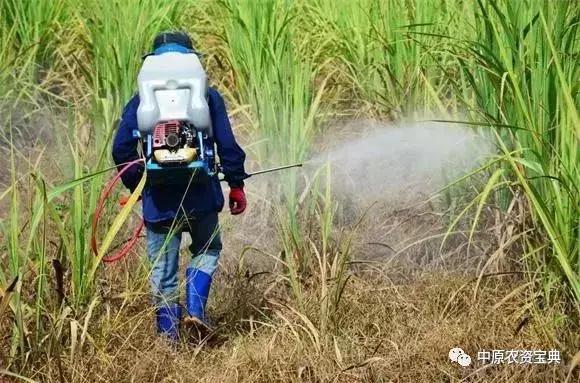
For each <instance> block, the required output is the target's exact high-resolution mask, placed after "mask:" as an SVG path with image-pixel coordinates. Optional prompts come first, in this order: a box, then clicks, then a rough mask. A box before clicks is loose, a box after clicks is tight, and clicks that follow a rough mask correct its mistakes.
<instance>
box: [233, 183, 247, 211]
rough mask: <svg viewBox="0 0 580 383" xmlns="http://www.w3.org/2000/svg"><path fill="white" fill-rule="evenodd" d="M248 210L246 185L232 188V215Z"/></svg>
mask: <svg viewBox="0 0 580 383" xmlns="http://www.w3.org/2000/svg"><path fill="white" fill-rule="evenodd" d="M244 210H246V193H244V187H243V186H240V187H235V188H231V189H230V212H231V213H232V215H238V214H242V213H243V212H244Z"/></svg>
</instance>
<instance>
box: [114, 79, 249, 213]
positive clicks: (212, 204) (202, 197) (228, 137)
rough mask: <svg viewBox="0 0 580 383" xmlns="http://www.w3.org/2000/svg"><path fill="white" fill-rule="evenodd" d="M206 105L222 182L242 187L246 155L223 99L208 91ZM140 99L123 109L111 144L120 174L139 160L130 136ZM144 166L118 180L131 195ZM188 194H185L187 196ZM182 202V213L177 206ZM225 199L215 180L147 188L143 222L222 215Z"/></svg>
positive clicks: (134, 167) (134, 168) (216, 93)
mask: <svg viewBox="0 0 580 383" xmlns="http://www.w3.org/2000/svg"><path fill="white" fill-rule="evenodd" d="M208 105H209V110H210V115H211V121H212V125H213V139H214V140H215V144H216V146H217V154H218V156H219V159H220V163H221V166H222V170H223V173H224V176H225V180H226V181H227V182H228V184H229V185H230V187H237V186H242V185H243V184H244V178H245V177H246V172H245V171H244V160H245V158H246V154H245V153H244V151H243V150H242V148H240V146H239V145H238V144H237V142H236V139H235V137H234V134H233V132H232V128H231V126H230V121H229V119H228V114H227V111H226V106H225V103H224V100H223V98H222V96H221V95H220V94H219V92H218V91H217V90H215V89H213V88H209V89H208ZM138 106H139V95H136V96H134V97H133V98H132V99H131V100H130V101H129V102H128V103H127V105H126V106H125V109H124V110H123V116H122V117H121V121H120V123H119V129H118V130H117V134H116V135H115V140H114V142H113V160H114V161H115V164H116V165H117V167H118V169H119V170H120V169H121V168H122V167H123V166H122V165H123V164H125V163H127V162H129V161H132V160H136V159H138V158H139V154H138V152H137V147H138V145H139V143H140V140H139V139H138V138H136V137H134V136H133V131H134V130H137V107H138ZM143 167H144V165H143V164H135V165H133V166H131V168H130V169H127V171H126V172H125V173H124V174H123V176H121V179H122V181H123V184H125V186H126V187H127V188H129V190H131V191H133V190H134V189H135V188H136V187H137V184H138V183H139V181H140V180H141V176H142V175H143ZM186 192H187V193H186ZM185 193H186V195H185V198H184V194H185ZM182 199H183V209H182V210H181V209H180V208H179V204H180V202H181V200H182ZM223 206H224V198H223V194H222V190H221V186H220V181H219V180H218V179H217V176H215V177H212V179H211V180H210V182H208V183H200V184H191V185H189V189H187V185H149V184H147V185H146V186H145V189H144V190H143V218H144V219H145V222H146V223H148V224H153V223H160V222H164V221H169V220H173V219H174V218H175V217H176V216H178V212H179V213H180V215H181V213H185V214H187V215H188V216H195V215H196V214H200V213H209V212H217V211H221V210H222V208H223Z"/></svg>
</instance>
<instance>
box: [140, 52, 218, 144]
mask: <svg viewBox="0 0 580 383" xmlns="http://www.w3.org/2000/svg"><path fill="white" fill-rule="evenodd" d="M137 83H138V85H139V98H140V103H139V108H138V109H137V124H138V126H139V131H140V132H141V133H142V134H152V133H153V128H154V127H155V125H157V123H159V122H161V121H169V120H180V121H189V122H190V123H192V124H193V126H195V127H196V128H197V129H200V130H203V131H206V132H207V133H208V134H209V135H210V136H211V135H212V130H211V117H210V113H209V106H208V104H207V98H206V95H207V75H206V74H205V71H204V70H203V67H202V66H201V63H200V61H199V58H198V57H197V55H195V54H194V53H187V54H184V53H178V52H167V53H163V54H161V55H151V56H148V57H146V58H145V60H144V61H143V65H142V67H141V70H140V71H139V76H138V77H137Z"/></svg>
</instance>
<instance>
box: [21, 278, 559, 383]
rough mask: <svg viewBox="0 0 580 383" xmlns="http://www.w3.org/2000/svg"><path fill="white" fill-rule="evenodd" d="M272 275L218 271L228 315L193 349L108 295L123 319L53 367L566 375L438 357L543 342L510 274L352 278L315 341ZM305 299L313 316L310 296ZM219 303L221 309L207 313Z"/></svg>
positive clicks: (323, 377)
mask: <svg viewBox="0 0 580 383" xmlns="http://www.w3.org/2000/svg"><path fill="white" fill-rule="evenodd" d="M385 272H388V271H386V270H385ZM271 280H272V278H270V276H269V275H263V276H258V277H255V278H250V279H248V278H247V277H243V276H242V277H237V278H236V277H235V276H233V275H227V274H225V273H222V275H221V276H220V278H219V282H218V283H219V285H220V286H219V288H217V289H215V294H214V296H213V297H212V300H211V303H212V304H211V306H212V307H211V309H212V312H213V314H214V317H216V319H218V320H221V321H222V322H223V321H227V324H225V325H224V327H223V328H222V330H221V331H220V332H219V335H218V336H217V337H216V338H217V339H213V340H212V341H211V342H210V344H205V345H204V346H203V347H199V346H197V345H196V344H195V343H192V342H188V341H183V342H182V343H181V344H180V345H178V346H177V347H176V348H174V347H172V346H170V345H168V344H167V343H165V342H163V341H162V340H161V339H159V338H157V337H155V336H154V335H153V329H152V323H153V315H152V312H151V311H141V310H142V308H143V307H144V306H146V305H144V303H145V302H144V298H143V297H141V298H138V299H134V300H132V301H131V302H130V303H129V304H126V305H124V306H123V307H121V306H120V305H119V304H117V303H115V302H114V301H112V302H110V304H111V306H112V307H111V311H112V312H113V313H114V314H113V316H112V317H111V318H122V319H115V320H113V319H111V318H109V319H107V320H105V319H104V318H107V315H106V314H105V313H106V311H107V310H106V309H105V306H103V307H101V310H99V311H101V312H100V313H98V314H95V315H96V316H97V317H100V318H101V319H98V320H95V319H96V318H94V319H93V325H92V326H91V330H90V334H91V336H93V337H94V339H95V341H94V343H91V342H88V344H87V345H86V346H85V349H84V352H83V353H82V356H79V357H75V358H74V359H72V360H68V359H67V360H62V361H61V363H62V369H63V375H64V376H65V377H67V379H66V380H67V381H69V379H70V381H75V382H83V381H87V382H88V381H91V382H130V381H135V382H140V381H142V382H193V381H196V382H331V381H332V382H387V381H403V382H429V381H430V382H434V381H449V382H451V381H459V380H461V379H466V381H481V382H485V381H492V380H493V381H511V382H515V381H537V382H545V381H563V379H564V378H565V376H566V373H567V372H568V371H567V367H566V366H564V365H561V366H534V367H532V366H491V367H489V368H483V369H482V368H480V367H481V364H477V363H476V364H475V367H473V368H466V369H461V368H460V367H459V366H457V365H453V364H451V363H450V362H449V361H448V359H447V353H448V351H449V349H450V348H452V347H455V346H458V345H459V346H461V347H462V348H463V349H464V350H466V352H468V353H469V354H471V355H472V356H474V355H476V353H477V351H478V350H483V349H487V350H489V349H511V348H514V349H523V348H525V349H534V348H536V349H547V348H551V347H553V345H552V344H551V343H550V342H549V341H548V340H547V339H546V338H545V337H544V336H542V335H541V334H542V332H541V331H538V328H539V327H541V326H542V325H543V324H542V323H539V322H536V321H531V322H528V323H527V324H526V325H525V326H523V328H522V329H521V330H517V328H518V325H519V324H520V322H521V320H522V318H521V317H520V316H519V315H520V314H519V313H520V312H521V307H520V304H521V298H522V297H521V296H518V295H514V296H512V297H511V298H509V299H504V298H505V297H506V296H507V295H508V293H510V292H511V291H514V290H517V288H518V287H519V286H521V283H522V282H521V281H519V280H518V279H517V278H514V277H511V276H510V277H502V278H490V279H489V280H486V281H484V283H483V284H482V285H480V286H479V294H478V298H477V300H476V301H472V293H473V284H470V283H469V278H465V277H462V276H454V275H451V274H446V275H437V274H432V273H430V274H424V275H416V276H413V277H410V280H408V281H407V282H403V283H391V282H389V279H388V278H384V277H382V278H379V277H378V276H377V277H376V278H368V277H365V278H360V277H357V276H353V277H352V278H351V279H350V280H349V283H348V288H347V290H346V292H345V294H344V297H343V301H342V304H341V306H340V318H341V319H340V321H339V322H338V323H336V327H335V328H334V329H333V330H332V335H331V336H328V337H327V338H326V339H319V340H318V342H317V341H315V340H314V339H316V336H317V334H316V323H312V328H311V329H310V328H309V327H308V324H307V323H306V322H304V320H303V318H301V317H300V316H298V315H296V313H295V312H294V311H293V309H292V307H291V306H287V305H289V304H290V303H289V302H288V301H285V300H284V297H285V294H284V290H285V289H284V287H283V286H278V287H277V288H276V289H274V291H275V292H273V291H272V290H270V293H269V294H267V295H264V294H263V291H264V288H265V287H266V285H270V284H271ZM466 284H467V286H465V285H466ZM266 290H269V289H266ZM308 297H309V303H311V304H312V307H310V308H311V309H312V312H311V313H310V314H313V316H314V315H315V312H316V307H315V306H316V299H315V294H314V293H312V295H308ZM502 301H503V304H501V305H498V302H502ZM226 308H227V311H228V314H227V318H225V317H222V318H217V317H218V316H219V315H220V312H221V313H224V312H226ZM232 309H233V310H232ZM306 314H307V315H308V314H309V313H308V312H307V313H306ZM103 333H106V334H107V335H106V337H103V336H102V335H103ZM212 343H213V344H212ZM41 363H42V366H40V365H39V366H38V367H39V368H38V370H37V371H38V375H37V376H35V377H32V378H34V379H39V380H42V381H58V380H59V379H58V376H59V373H58V368H57V366H58V364H57V363H56V361H55V360H54V359H48V360H46V359H45V360H43V361H42V362H41ZM477 369H479V370H477Z"/></svg>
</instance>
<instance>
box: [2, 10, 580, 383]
mask: <svg viewBox="0 0 580 383" xmlns="http://www.w3.org/2000/svg"><path fill="white" fill-rule="evenodd" d="M579 22H580V5H579V4H578V2H575V1H566V0H560V1H547V0H522V1H515V0H511V1H499V0H476V1H464V0H357V1H346V0H344V1H342V0H341V1H333V0H311V1H306V0H295V1H284V0H260V1H249V0H248V1H234V0H219V1H194V0H186V1H184V0H182V1H176V0H166V1H160V0H124V1H120V0H111V1H107V2H102V1H97V0H87V1H77V0H43V1H33V0H3V1H2V2H0V111H1V114H0V157H1V158H0V166H1V170H0V382H3V381H4V380H5V381H8V382H11V381H46V382H53V381H54V382H68V381H70V382H81V381H89V382H101V381H102V382H109V381H122V382H125V381H127V382H129V381H160V382H161V381H163V382H189V381H208V382H209V381H213V382H216V381H218V382H219V381H228V382H229V381H232V382H233V381H245V382H273V381H280V382H282V381H284V382H327V381H328V382H330V381H332V382H387V381H412V382H416V381H449V382H452V381H453V382H455V381H462V380H466V381H481V382H483V381H542V382H543V381H570V382H572V381H576V379H578V377H579V376H580V372H579V367H577V366H578V365H579V364H580V337H579V334H580V331H579V330H580V328H579V326H578V323H580V252H579V248H580V235H579V234H580V222H579V219H580V214H579V213H580V211H579V210H580V200H579V196H580V192H579V190H578V189H579V180H580V153H579V151H578V142H579V134H580V120H579V116H578V103H579V101H580V96H579V93H578V86H579V83H578V78H580V66H579V65H578V48H579V47H578V38H579V35H578V31H579V28H578V24H579ZM166 29H184V30H187V31H188V32H190V33H191V35H192V36H193V39H194V41H195V45H196V47H197V49H198V50H199V51H200V52H202V53H203V62H204V65H205V67H206V69H207V71H208V73H209V76H210V79H211V83H212V85H213V86H215V87H217V88H218V89H219V90H220V91H221V92H222V93H223V94H224V96H225V97H226V99H227V103H228V108H229V113H230V117H231V120H232V122H233V125H234V129H235V132H236V135H237V137H238V138H239V141H240V142H241V143H242V146H243V147H244V148H245V149H246V151H247V152H248V155H249V161H248V164H247V167H248V168H249V169H251V170H257V169H259V168H263V167H268V166H274V165H278V164H285V163H295V162H300V161H308V160H309V159H311V158H313V157H316V156H317V155H318V154H320V153H323V152H325V151H326V150H327V149H328V147H329V146H330V142H337V140H338V141H339V142H341V143H342V145H343V146H344V153H345V154H344V158H345V160H349V161H350V157H349V155H348V153H349V152H351V151H355V152H356V151H359V150H360V151H364V150H365V148H357V147H350V146H349V142H350V140H352V139H354V138H356V137H358V136H362V135H364V134H366V132H365V131H364V129H363V125H365V121H375V122H376V121H379V122H381V123H383V124H386V125H389V124H391V123H394V122H397V121H401V120H404V119H411V120H424V119H425V116H437V117H436V118H431V117H429V118H431V119H437V120H439V121H446V122H445V124H447V125H448V126H450V127H452V126H458V125H461V126H464V127H465V126H467V127H468V129H471V130H473V131H474V132H476V133H477V134H479V135H481V136H485V137H489V139H490V140H491V141H492V143H493V148H494V152H493V153H492V155H491V156H490V157H489V158H488V159H486V161H485V162H484V163H482V164H481V166H479V167H477V168H476V169H468V172H467V173H466V174H464V175H463V176H462V177H460V178H453V179H449V180H448V186H447V187H445V188H444V189H443V190H440V191H439V192H438V193H435V194H431V193H429V195H428V196H426V197H425V198H421V199H419V198H417V200H416V201H415V202H414V203H413V204H410V205H409V204H406V205H405V206H400V205H397V204H396V203H395V202H394V201H392V200H389V199H380V198H372V199H368V200H365V201H363V202H364V203H362V204H361V203H356V204H355V203H351V202H352V201H349V200H345V199H344V196H339V195H338V193H337V192H336V189H337V188H339V187H340V184H341V182H342V180H340V179H337V176H336V174H335V167H337V166H338V167H340V163H332V164H331V163H326V162H324V161H319V162H311V163H310V165H309V166H308V167H307V168H306V169H305V170H304V171H303V172H299V171H289V172H287V173H284V174H281V175H277V176H264V178H262V179H258V178H256V179H255V180H254V179H252V180H248V186H247V188H248V195H249V202H250V207H249V209H248V211H247V213H246V214H245V215H244V216H242V217H229V216H226V214H222V225H223V230H224V234H223V237H224V241H225V245H226V249H225V250H224V255H223V257H222V262H221V266H222V267H221V269H220V272H219V275H218V278H217V282H216V286H215V288H214V290H213V292H212V296H211V298H210V311H211V315H212V316H213V317H214V319H215V321H216V322H217V323H219V324H220V331H219V332H218V335H217V336H216V337H213V338H212V339H205V340H204V341H202V342H201V343H200V342H191V341H189V340H188V339H187V338H185V339H183V340H182V341H181V343H180V344H179V345H178V346H176V347H173V346H171V345H169V344H167V343H166V342H163V341H162V340H160V339H157V338H156V337H155V335H154V331H153V310H152V308H151V307H150V305H149V298H148V295H147V294H148V284H147V283H148V282H147V277H148V267H147V266H148V265H147V263H146V262H145V261H144V260H145V258H144V257H143V253H144V247H143V244H140V245H139V246H137V247H136V248H135V250H134V251H133V252H132V253H131V254H130V255H129V256H128V257H126V258H125V259H123V260H122V261H120V262H118V263H115V264H112V265H104V264H103V263H102V262H101V258H102V256H104V255H106V254H105V250H103V249H102V251H101V252H100V254H99V256H98V257H95V256H94V255H93V254H92V253H91V248H90V247H91V243H90V238H91V223H92V219H93V213H94V210H95V207H96V204H97V201H98V198H99V195H100V193H101V190H102V188H103V186H104V184H105V183H106V182H107V181H108V180H109V179H110V177H111V176H112V175H113V172H114V168H113V167H112V160H111V157H110V149H111V140H112V137H113V135H114V133H115V127H116V121H117V119H118V117H119V115H120V113H121V110H122V107H123V105H124V103H125V102H126V101H127V100H128V99H129V98H130V96H131V95H132V94H133V93H134V92H135V90H136V75H137V73H138V70H139V67H140V63H141V56H142V55H143V54H145V53H147V52H148V51H149V49H150V45H151V41H152V40H153V37H154V36H155V34H156V33H158V32H159V31H162V30H166ZM345 121H350V122H352V121H354V124H353V123H349V126H350V127H351V128H349V129H348V132H346V133H345V131H344V129H341V128H340V127H341V126H343V125H344V124H343V123H344V122H345ZM353 126H354V129H353V128H352V127H353ZM359 126H360V131H357V127H359ZM397 129H404V127H401V128H397ZM343 138H344V139H343ZM384 150H385V151H388V150H389V147H385V148H384ZM409 168H410V169H411V171H412V169H413V164H410V165H409ZM384 177H385V178H388V177H389V169H388V168H385V169H384ZM360 180H361V181H360V182H361V185H360V187H361V189H364V188H365V183H366V182H372V180H365V178H364V174H363V175H361V178H360ZM122 192H123V191H122V190H121V189H120V188H119V190H118V191H117V192H116V193H117V194H120V193H122ZM412 192H413V191H409V193H410V194H413V193H412ZM135 197H136V196H135ZM354 197H355V196H353V198H354ZM359 202H360V201H359ZM119 211H120V208H119V207H118V206H117V205H116V204H115V203H114V202H111V203H110V204H109V205H108V206H107V207H106V213H105V214H104V217H103V218H102V220H101V228H100V231H99V237H101V238H102V237H104V236H105V234H106V232H107V229H108V227H111V225H113V224H114V223H115V222H120V220H121V219H124V221H123V225H121V228H120V230H119V232H118V233H116V235H114V236H112V235H110V236H109V237H110V239H111V242H110V246H109V250H114V249H115V248H117V247H118V246H121V245H122V244H123V241H124V240H125V239H126V238H128V237H129V236H130V234H131V232H132V229H133V227H134V225H136V224H137V222H138V220H139V216H138V209H137V208H135V209H133V211H134V212H133V213H130V212H131V206H128V207H126V208H125V209H124V210H123V214H124V215H119ZM182 258H185V257H182ZM455 346H461V347H462V348H463V349H464V350H466V351H467V352H468V353H470V354H471V356H472V358H473V359H475V355H477V351H479V350H491V349H544V350H548V349H558V350H560V351H561V353H562V363H560V364H553V365H537V366H536V365H534V366H522V365H498V366H489V365H487V366H486V365H483V364H481V363H479V362H477V361H476V362H477V363H474V364H473V365H472V366H470V367H468V368H464V369H462V368H461V367H459V366H458V365H457V364H451V363H450V362H449V360H448V358H447V353H448V351H449V349H450V348H451V347H455ZM3 379H4V380H3Z"/></svg>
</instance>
